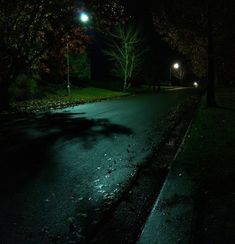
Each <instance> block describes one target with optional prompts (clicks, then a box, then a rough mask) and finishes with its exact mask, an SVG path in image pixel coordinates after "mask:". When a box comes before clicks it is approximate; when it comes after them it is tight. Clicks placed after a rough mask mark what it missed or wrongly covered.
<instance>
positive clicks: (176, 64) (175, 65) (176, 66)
mask: <svg viewBox="0 0 235 244" xmlns="http://www.w3.org/2000/svg"><path fill="white" fill-rule="evenodd" d="M172 68H173V69H175V70H178V69H180V80H181V79H182V68H181V66H180V64H179V63H177V62H176V63H174V64H173V65H171V66H170V81H171V76H172Z"/></svg>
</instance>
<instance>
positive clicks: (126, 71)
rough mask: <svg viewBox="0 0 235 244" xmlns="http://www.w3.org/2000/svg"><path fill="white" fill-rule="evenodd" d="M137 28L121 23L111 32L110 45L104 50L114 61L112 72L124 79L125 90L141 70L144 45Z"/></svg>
mask: <svg viewBox="0 0 235 244" xmlns="http://www.w3.org/2000/svg"><path fill="white" fill-rule="evenodd" d="M141 44H142V39H141V37H140V33H139V31H138V30H137V29H135V28H133V27H131V26H128V27H125V26H123V25H119V26H117V27H116V28H115V30H114V32H112V33H110V38H109V47H108V48H107V49H106V50H105V51H104V53H105V54H106V55H107V57H108V58H109V59H110V61H112V62H113V69H112V72H113V74H114V75H116V76H117V77H119V78H121V79H122V80H123V90H124V91H126V90H127V89H129V88H130V86H131V80H132V78H133V77H134V76H135V75H136V74H138V73H139V72H140V70H141V69H140V68H141V63H142V60H143V54H144V51H143V47H142V45H141Z"/></svg>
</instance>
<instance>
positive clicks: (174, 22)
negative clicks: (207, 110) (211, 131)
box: [154, 0, 235, 106]
mask: <svg viewBox="0 0 235 244" xmlns="http://www.w3.org/2000/svg"><path fill="white" fill-rule="evenodd" d="M160 2H161V1H160ZM158 9H159V10H158V11H156V12H155V13H154V23H155V27H156V30H157V31H158V32H159V33H160V34H161V36H162V38H163V39H164V40H165V41H166V42H168V43H169V44H170V45H171V46H172V47H173V48H175V49H177V50H178V51H179V52H181V53H182V54H184V55H185V56H186V57H188V60H189V61H190V63H191V66H192V70H193V72H194V74H195V75H196V76H198V77H207V80H208V86H207V102H208V106H215V105H216V101H215V94H214V86H215V83H216V81H217V79H218V78H219V79H225V73H228V70H229V67H230V66H231V65H232V63H233V62H231V60H229V57H228V56H226V55H225V53H227V51H226V50H227V49H228V47H230V48H232V50H234V45H233V46H232V45H231V40H230V42H229V41H228V36H230V37H231V33H234V27H233V26H232V25H231V24H232V20H231V16H233V15H234V11H233V10H234V3H233V2H232V1H222V0H217V1H210V0H208V1H192V0H191V1H188V0H187V1H186V0H179V1H175V2H172V1H167V0H166V1H164V2H163V1H162V2H161V5H160V7H159V8H158ZM234 39H235V38H234V35H233V40H234ZM232 50H231V51H232ZM225 66H226V68H225ZM221 67H223V68H224V69H223V70H222V69H221ZM230 75H232V73H230ZM230 77H231V76H230Z"/></svg>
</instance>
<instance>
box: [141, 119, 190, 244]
mask: <svg viewBox="0 0 235 244" xmlns="http://www.w3.org/2000/svg"><path fill="white" fill-rule="evenodd" d="M191 124H192V122H191V123H190V125H189V127H188V130H187V132H186V134H185V136H184V139H183V141H182V143H181V146H180V148H179V150H178V152H177V153H176V161H175V162H174V164H173V167H172V168H171V170H170V172H169V174H168V176H167V178H166V180H165V183H164V185H163V187H162V190H161V192H160V194H159V196H158V198H157V200H156V202H155V204H154V207H153V209H152V211H151V213H150V215H149V217H148V219H147V222H146V224H145V226H144V228H143V231H142V233H141V236H140V238H139V240H138V242H137V243H138V244H175V243H184V244H188V243H190V242H191V241H190V240H191V231H192V221H193V210H194V203H195V202H194V195H195V185H194V182H192V180H191V178H190V177H189V176H188V175H187V173H186V171H185V170H184V167H183V165H181V162H180V161H177V156H178V154H179V152H180V151H181V149H182V146H183V144H184V142H185V138H186V137H187V135H188V133H189V131H190V129H191Z"/></svg>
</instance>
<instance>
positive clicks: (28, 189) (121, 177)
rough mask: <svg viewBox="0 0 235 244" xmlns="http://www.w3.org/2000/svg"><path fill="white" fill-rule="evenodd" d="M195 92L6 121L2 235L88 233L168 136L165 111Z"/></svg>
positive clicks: (62, 237)
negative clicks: (162, 138)
mask: <svg viewBox="0 0 235 244" xmlns="http://www.w3.org/2000/svg"><path fill="white" fill-rule="evenodd" d="M192 93H194V90H193V89H182V90H176V91H169V92H165V93H159V94H156V95H138V96H132V97H126V98H122V99H116V100H110V101H103V102H98V103H91V104H85V105H80V106H76V107H73V108H67V109H63V110H57V111H53V112H51V113H47V114H39V115H37V116H29V117H27V118H19V119H15V120H13V121H9V122H7V123H5V124H4V126H3V125H2V126H1V129H0V136H1V137H0V142H1V154H0V161H1V165H0V166H1V173H0V176H1V181H0V182H1V188H0V189H1V191H2V193H1V196H0V220H1V221H0V243H7V244H9V243H14V244H18V243H24V244H25V243H34V244H36V243H68V239H66V238H69V236H70V237H71V233H72V234H76V235H77V237H76V238H77V240H81V241H82V240H85V239H84V238H85V237H84V236H83V235H85V234H86V233H89V228H92V226H95V225H96V224H97V221H98V220H97V219H96V218H97V216H98V213H99V212H100V211H101V210H102V206H103V205H104V204H106V205H107V204H112V201H114V200H115V199H117V198H118V197H119V196H120V195H121V194H122V192H123V191H124V190H125V186H126V185H128V183H129V182H130V180H131V179H132V177H133V176H134V175H135V172H136V167H137V165H139V164H141V163H142V162H143V161H144V159H145V158H146V157H147V156H148V155H149V154H151V151H152V145H153V144H155V143H157V142H158V141H159V140H160V137H161V134H162V132H163V130H164V123H162V120H163V118H164V116H166V114H167V113H168V112H169V111H170V110H171V109H172V108H173V107H174V106H176V105H177V104H179V103H180V102H183V101H184V100H185V99H186V98H187V97H188V96H190V95H191V94H192Z"/></svg>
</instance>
